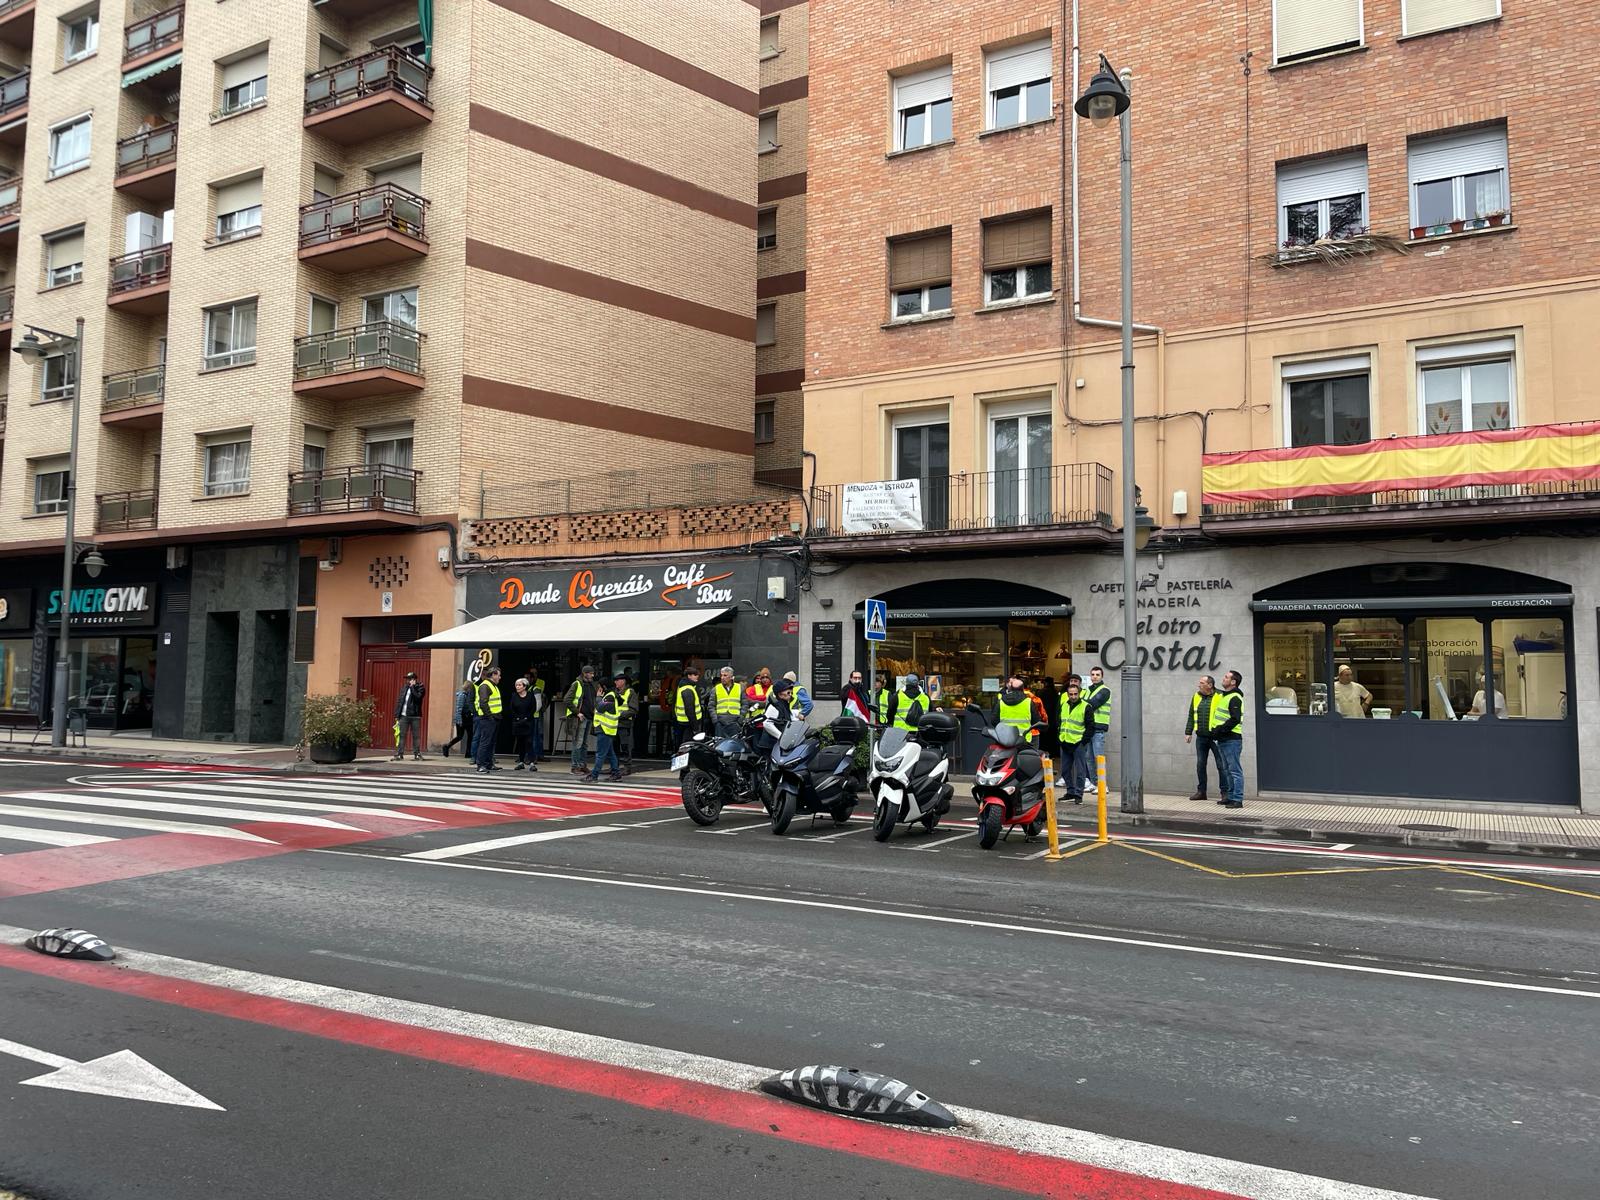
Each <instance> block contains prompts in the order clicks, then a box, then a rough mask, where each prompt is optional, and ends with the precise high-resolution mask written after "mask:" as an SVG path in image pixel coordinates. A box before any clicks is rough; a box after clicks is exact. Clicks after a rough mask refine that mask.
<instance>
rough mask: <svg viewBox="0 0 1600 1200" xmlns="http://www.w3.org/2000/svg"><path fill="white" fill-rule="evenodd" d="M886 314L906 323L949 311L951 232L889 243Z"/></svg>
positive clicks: (939, 231) (942, 230) (943, 231)
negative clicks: (887, 310) (887, 305)
mask: <svg viewBox="0 0 1600 1200" xmlns="http://www.w3.org/2000/svg"><path fill="white" fill-rule="evenodd" d="M889 305H890V307H889V315H890V318H891V319H892V320H896V321H905V320H911V319H913V318H916V317H922V316H929V315H932V314H935V313H947V312H949V311H950V231H949V230H948V229H940V230H937V231H935V232H932V233H924V234H918V235H916V236H915V237H908V238H900V239H898V240H895V241H892V242H890V243H889Z"/></svg>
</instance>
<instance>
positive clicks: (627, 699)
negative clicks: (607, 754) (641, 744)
mask: <svg viewBox="0 0 1600 1200" xmlns="http://www.w3.org/2000/svg"><path fill="white" fill-rule="evenodd" d="M611 683H612V686H611V690H612V691H614V692H615V693H616V694H617V720H618V721H619V722H620V724H619V725H618V727H617V757H618V758H620V759H621V760H622V773H623V774H624V775H627V774H630V773H632V771H633V735H634V729H635V725H636V723H637V722H638V720H639V696H638V693H636V692H635V691H634V690H633V680H631V679H629V678H628V673H627V672H626V671H618V672H617V673H616V675H615V676H614V677H613V678H612V681H611Z"/></svg>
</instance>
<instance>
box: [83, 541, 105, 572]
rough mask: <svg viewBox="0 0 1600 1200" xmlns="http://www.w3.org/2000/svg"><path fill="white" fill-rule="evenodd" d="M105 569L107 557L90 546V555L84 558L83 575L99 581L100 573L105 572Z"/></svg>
mask: <svg viewBox="0 0 1600 1200" xmlns="http://www.w3.org/2000/svg"><path fill="white" fill-rule="evenodd" d="M105 569H106V560H105V556H104V555H103V554H101V553H100V551H99V550H98V549H96V548H95V547H93V546H90V547H89V553H87V554H85V555H84V556H83V573H84V574H85V575H87V576H88V577H89V578H90V579H99V578H100V572H101V571H104V570H105Z"/></svg>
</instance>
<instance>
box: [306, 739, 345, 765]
mask: <svg viewBox="0 0 1600 1200" xmlns="http://www.w3.org/2000/svg"><path fill="white" fill-rule="evenodd" d="M310 751H311V761H312V762H314V763H323V764H325V765H331V764H336V763H347V762H355V760H356V744H355V743H354V742H312V743H311V746H310Z"/></svg>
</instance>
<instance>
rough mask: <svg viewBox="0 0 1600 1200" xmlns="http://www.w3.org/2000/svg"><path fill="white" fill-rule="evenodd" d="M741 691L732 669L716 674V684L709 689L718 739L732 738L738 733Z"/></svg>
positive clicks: (723, 669)
mask: <svg viewBox="0 0 1600 1200" xmlns="http://www.w3.org/2000/svg"><path fill="white" fill-rule="evenodd" d="M741 699H742V689H741V688H740V687H739V684H738V681H737V680H735V679H734V677H733V668H732V667H723V668H722V670H720V671H718V672H717V682H716V684H715V685H714V686H713V687H712V689H711V711H712V712H713V713H714V714H715V716H716V722H715V726H714V727H715V729H716V733H717V736H718V737H733V736H734V735H735V734H737V733H738V732H739V712H740V707H741V705H740V700H741Z"/></svg>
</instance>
